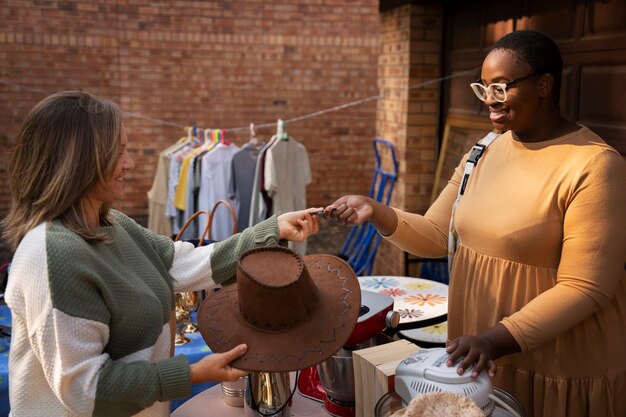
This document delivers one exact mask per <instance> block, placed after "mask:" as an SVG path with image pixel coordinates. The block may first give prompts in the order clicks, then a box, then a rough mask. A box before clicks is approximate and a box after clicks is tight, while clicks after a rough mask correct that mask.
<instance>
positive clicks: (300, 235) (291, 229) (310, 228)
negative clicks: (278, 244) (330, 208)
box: [277, 208, 322, 242]
mask: <svg viewBox="0 0 626 417" xmlns="http://www.w3.org/2000/svg"><path fill="white" fill-rule="evenodd" d="M321 210H322V208H309V209H306V210H300V211H290V212H288V213H283V214H281V215H280V216H278V219H277V220H278V238H279V239H287V240H290V241H292V242H304V241H305V240H306V238H307V237H309V236H310V235H312V234H315V233H317V232H318V231H319V230H320V225H319V220H318V217H317V215H312V214H311V212H315V211H321Z"/></svg>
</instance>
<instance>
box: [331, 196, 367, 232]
mask: <svg viewBox="0 0 626 417" xmlns="http://www.w3.org/2000/svg"><path fill="white" fill-rule="evenodd" d="M373 203H375V201H374V200H372V199H371V198H369V197H364V196H361V195H346V196H343V197H341V198H340V199H338V200H337V201H335V202H334V203H332V204H331V205H329V206H327V207H326V208H324V217H326V218H329V217H333V218H335V219H337V221H339V222H341V223H343V224H345V225H346V226H358V225H360V224H361V223H364V222H366V221H368V220H369V219H370V218H371V217H372V215H373V214H374V208H373V207H372V204H373Z"/></svg>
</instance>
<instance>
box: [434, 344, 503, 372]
mask: <svg viewBox="0 0 626 417" xmlns="http://www.w3.org/2000/svg"><path fill="white" fill-rule="evenodd" d="M493 350H494V349H493V345H492V344H491V343H490V342H489V341H488V340H487V339H484V338H482V337H480V336H461V337H459V338H458V339H455V340H452V341H450V342H448V344H447V346H446V352H448V353H449V354H450V357H449V358H448V361H447V362H446V365H448V366H454V364H455V363H456V362H457V361H458V360H459V359H461V358H462V357H464V358H463V361H462V362H461V364H460V365H459V367H458V368H457V373H458V374H459V375H463V373H464V372H465V370H466V369H468V368H469V367H470V366H472V365H474V368H473V369H472V378H477V377H478V374H480V373H481V372H482V371H483V369H486V370H487V372H488V373H489V376H490V377H493V376H495V375H496V370H497V368H496V363H495V362H494V360H495V357H494V356H495V355H494V351H493Z"/></svg>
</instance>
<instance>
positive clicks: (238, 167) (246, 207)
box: [228, 142, 265, 232]
mask: <svg viewBox="0 0 626 417" xmlns="http://www.w3.org/2000/svg"><path fill="white" fill-rule="evenodd" d="M264 145H265V144H264V143H263V142H259V143H257V144H256V145H252V144H249V143H247V144H245V145H244V146H243V147H242V148H241V150H239V151H238V152H237V153H236V154H234V155H233V160H232V162H231V170H230V171H231V175H230V184H229V187H228V195H229V197H230V198H231V199H236V200H237V201H238V202H239V211H238V213H237V231H239V232H241V231H243V230H244V229H245V228H246V227H248V225H249V224H250V222H249V220H250V204H251V203H252V192H253V188H254V177H255V173H256V165H257V160H258V158H259V155H260V154H261V149H262V148H263V146H264Z"/></svg>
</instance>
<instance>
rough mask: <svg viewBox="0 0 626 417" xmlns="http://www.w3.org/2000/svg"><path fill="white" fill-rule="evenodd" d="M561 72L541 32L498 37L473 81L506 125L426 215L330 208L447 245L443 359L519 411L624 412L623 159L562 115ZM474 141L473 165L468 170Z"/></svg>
mask: <svg viewBox="0 0 626 417" xmlns="http://www.w3.org/2000/svg"><path fill="white" fill-rule="evenodd" d="M562 66H563V64H562V60H561V55H560V52H559V49H558V47H557V46H556V44H555V43H554V42H553V41H552V40H551V39H550V38H549V37H548V36H546V35H544V34H542V33H539V32H535V31H517V32H513V33H510V34H508V35H506V36H504V37H503V38H502V39H500V40H499V41H498V42H497V43H496V44H495V45H494V46H493V48H492V49H491V51H490V52H489V54H488V55H487V57H486V58H485V60H484V62H483V65H482V71H481V78H480V80H478V81H476V82H475V83H472V84H471V88H472V90H473V91H474V93H475V94H476V96H477V97H478V98H479V99H480V100H482V101H483V102H484V103H485V105H486V106H487V108H488V109H489V118H490V119H491V121H492V123H493V127H494V129H496V130H497V131H499V132H503V133H502V134H501V135H500V136H497V137H495V135H493V136H490V137H491V138H492V139H493V137H495V139H493V141H492V142H491V143H490V144H488V145H487V147H486V148H484V147H483V146H477V147H475V149H474V150H473V151H472V152H470V153H468V154H467V155H466V156H465V157H464V158H463V160H462V161H461V163H460V164H459V166H458V167H457V169H456V171H455V173H454V175H453V176H452V178H451V179H450V181H449V183H448V185H447V187H446V188H445V189H444V190H443V191H442V193H441V195H440V196H439V197H438V199H437V200H436V201H435V202H434V204H433V205H432V207H430V209H429V210H428V211H427V212H426V214H424V215H423V216H422V215H418V214H412V213H406V212H404V211H402V210H399V209H395V208H390V207H387V206H385V205H383V204H381V203H378V202H376V201H373V200H372V199H369V198H366V197H362V196H354V195H352V196H344V197H341V198H340V199H338V200H337V201H335V202H334V203H333V204H331V205H330V206H328V207H326V208H325V216H326V217H328V216H332V217H335V218H337V219H339V220H340V221H342V222H345V224H349V225H358V224H361V223H363V222H365V221H369V222H371V223H372V224H373V225H374V226H375V227H376V228H377V230H378V232H379V233H380V234H381V235H383V236H384V237H385V238H386V239H387V240H389V241H390V242H392V243H393V244H395V245H396V246H398V247H400V248H401V249H403V250H405V251H408V252H410V253H413V254H416V255H419V256H423V257H438V256H444V255H445V254H446V251H447V249H448V247H449V246H448V244H449V242H451V243H452V242H454V241H455V240H456V244H454V243H453V244H451V245H450V255H452V256H451V257H450V258H451V259H452V262H451V264H450V265H449V266H450V267H451V275H450V287H449V304H448V305H449V311H448V336H449V341H448V344H447V352H448V353H449V354H450V357H449V360H448V366H452V365H453V364H454V363H458V364H459V373H464V372H469V373H470V375H471V376H473V377H476V376H477V375H478V373H480V372H481V371H483V370H486V371H487V372H488V373H489V374H490V375H491V376H492V378H493V382H494V384H495V385H496V386H498V387H500V388H503V389H504V390H506V391H508V392H510V393H512V394H513V395H514V396H515V397H516V398H517V399H518V400H520V401H521V402H522V403H523V405H524V407H525V409H526V412H527V415H528V416H534V417H578V416H580V417H582V416H603V417H604V416H611V417H622V416H626V400H625V398H626V355H624V346H626V327H625V326H626V274H625V271H624V260H625V259H626V209H625V207H626V192H625V191H626V169H625V168H626V164H625V163H624V160H623V159H622V157H621V156H620V154H619V153H618V152H617V151H616V150H614V149H613V148H611V147H610V146H608V145H607V144H606V143H605V142H604V141H603V140H602V139H601V138H600V137H598V136H597V135H596V134H594V133H593V132H592V131H591V130H589V129H588V128H587V127H584V126H581V125H578V124H576V123H573V122H571V121H569V120H567V119H565V118H564V117H563V115H562V114H561V111H560V108H559V97H560V84H561V72H562ZM476 149H478V153H480V151H482V155H481V156H480V160H479V162H478V163H477V164H472V163H470V164H466V161H467V160H468V158H472V160H476V159H478V158H477V157H476V155H475V154H474V151H476ZM467 166H471V168H474V169H473V171H471V169H470V171H471V175H470V176H469V179H468V178H464V177H465V173H466V172H467ZM461 189H462V190H463V195H462V198H459V190H461ZM457 239H458V240H457Z"/></svg>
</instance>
